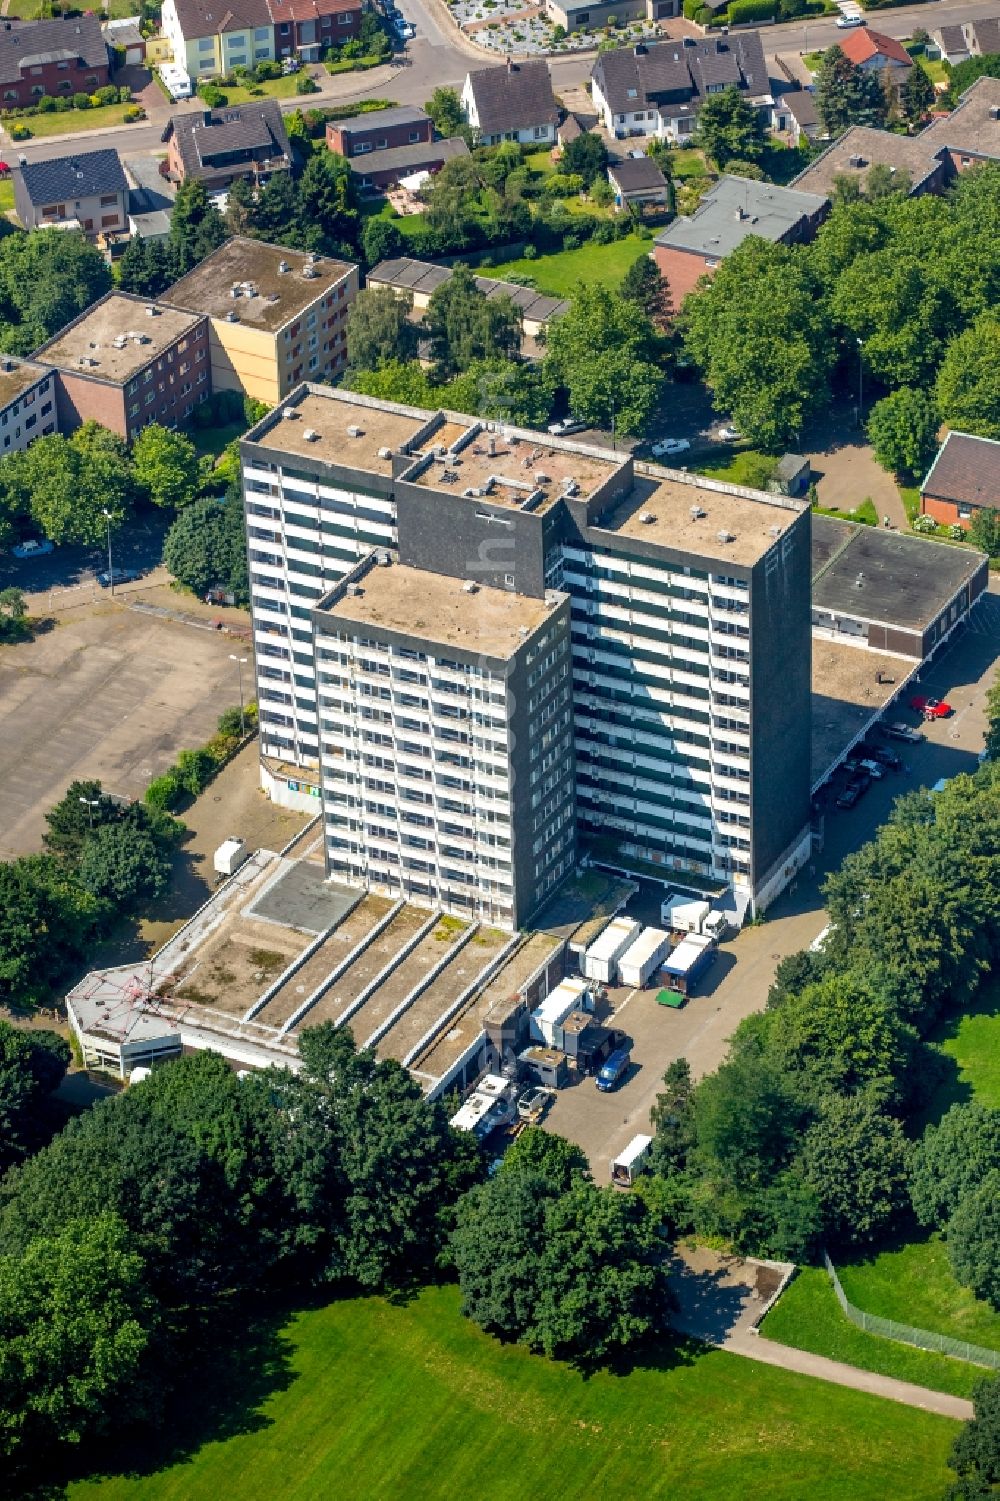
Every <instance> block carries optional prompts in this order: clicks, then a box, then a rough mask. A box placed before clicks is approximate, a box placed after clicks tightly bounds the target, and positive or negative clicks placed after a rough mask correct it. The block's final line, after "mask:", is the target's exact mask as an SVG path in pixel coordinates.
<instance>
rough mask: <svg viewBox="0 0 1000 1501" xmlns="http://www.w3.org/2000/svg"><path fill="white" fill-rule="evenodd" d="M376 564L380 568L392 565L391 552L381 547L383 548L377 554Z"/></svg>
mask: <svg viewBox="0 0 1000 1501" xmlns="http://www.w3.org/2000/svg"><path fill="white" fill-rule="evenodd" d="M378 566H379V567H380V568H391V567H392V553H390V552H386V551H385V549H384V548H383V550H382V551H381V552H380V553H379V555H378Z"/></svg>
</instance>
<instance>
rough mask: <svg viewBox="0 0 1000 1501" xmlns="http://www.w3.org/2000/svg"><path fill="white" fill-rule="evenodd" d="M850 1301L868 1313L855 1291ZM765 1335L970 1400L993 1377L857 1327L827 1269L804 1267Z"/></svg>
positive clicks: (770, 1317)
mask: <svg viewBox="0 0 1000 1501" xmlns="http://www.w3.org/2000/svg"><path fill="white" fill-rule="evenodd" d="M837 1270H838V1273H840V1275H841V1281H842V1282H843V1284H844V1288H845V1291H846V1287H847V1284H846V1280H845V1277H844V1273H843V1271H842V1269H841V1268H839V1267H838V1268H837ZM848 1297H849V1298H850V1299H851V1302H852V1303H854V1304H855V1306H856V1307H858V1308H864V1309H866V1311H867V1310H868V1307H869V1305H868V1303H867V1302H866V1301H865V1300H863V1299H862V1298H860V1297H858V1296H856V1294H855V1292H853V1291H852V1292H850V1293H848ZM879 1312H882V1310H881V1309H880V1310H879ZM886 1317H888V1315H886ZM761 1334H762V1335H764V1337H765V1338H766V1339H773V1340H776V1341H777V1342H778V1343H779V1344H784V1345H794V1346H795V1348H796V1349H797V1350H811V1351H812V1352H813V1354H814V1355H826V1356H828V1357H829V1358H830V1359H831V1360H842V1361H843V1362H844V1363H845V1365H854V1366H860V1367H861V1369H862V1370H863V1371H878V1372H879V1374H880V1375H882V1376H895V1377H896V1378H897V1379H898V1380H900V1381H912V1382H913V1383H914V1384H915V1385H916V1386H926V1387H930V1389H931V1390H932V1391H938V1392H951V1393H952V1395H953V1396H956V1397H968V1396H971V1394H972V1388H973V1387H974V1386H975V1384H976V1382H977V1381H978V1380H980V1378H981V1377H982V1376H985V1375H987V1374H988V1372H986V1371H984V1370H982V1369H981V1368H980V1367H979V1366H974V1365H970V1364H968V1363H967V1362H966V1361H963V1360H953V1359H952V1358H951V1357H950V1356H948V1355H937V1354H934V1353H933V1352H930V1351H927V1350H917V1349H915V1348H914V1347H912V1346H910V1345H900V1344H897V1343H896V1342H895V1340H891V1339H881V1338H880V1337H879V1336H878V1335H877V1334H869V1333H868V1332H867V1331H866V1330H864V1329H858V1328H857V1327H856V1326H855V1325H854V1324H852V1323H851V1321H850V1319H848V1318H845V1317H844V1314H843V1313H842V1312H841V1308H840V1304H839V1303H838V1302H837V1295H836V1293H835V1292H834V1290H833V1284H832V1283H831V1281H830V1279H829V1277H828V1276H827V1274H826V1272H825V1270H824V1269H823V1268H822V1267H803V1268H802V1270H801V1271H800V1272H799V1274H798V1276H797V1277H796V1278H795V1280H794V1281H793V1282H791V1283H790V1284H789V1286H788V1287H787V1288H786V1289H785V1291H784V1292H783V1293H782V1295H781V1297H780V1299H779V1300H778V1302H777V1303H776V1304H775V1306H774V1307H773V1308H772V1310H771V1312H770V1313H769V1314H768V1315H767V1318H766V1319H765V1320H764V1323H763V1325H762V1326H761Z"/></svg>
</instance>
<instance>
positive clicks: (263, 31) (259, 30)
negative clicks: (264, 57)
mask: <svg viewBox="0 0 1000 1501" xmlns="http://www.w3.org/2000/svg"><path fill="white" fill-rule="evenodd" d="M253 39H254V41H255V42H269V41H270V40H271V28H270V26H257V27H255V28H254V34H253Z"/></svg>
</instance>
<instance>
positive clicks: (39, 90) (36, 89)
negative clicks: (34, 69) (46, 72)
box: [31, 69, 45, 97]
mask: <svg viewBox="0 0 1000 1501" xmlns="http://www.w3.org/2000/svg"><path fill="white" fill-rule="evenodd" d="M39 72H41V69H39ZM31 92H32V93H33V94H37V95H38V96H39V97H41V95H42V94H44V93H45V87H44V85H43V84H40V83H34V84H32V86H31Z"/></svg>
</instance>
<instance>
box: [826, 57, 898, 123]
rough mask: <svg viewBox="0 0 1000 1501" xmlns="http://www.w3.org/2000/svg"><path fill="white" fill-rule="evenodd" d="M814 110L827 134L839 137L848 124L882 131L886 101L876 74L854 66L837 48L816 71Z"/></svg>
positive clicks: (886, 113)
mask: <svg viewBox="0 0 1000 1501" xmlns="http://www.w3.org/2000/svg"><path fill="white" fill-rule="evenodd" d="M816 108H817V110H818V111H819V117H820V119H821V120H822V122H823V129H824V130H825V131H826V132H827V134H828V135H832V136H839V135H842V134H843V132H844V131H845V130H846V129H847V128H848V126H849V125H873V126H875V127H876V128H881V127H882V126H883V125H884V124H885V122H886V117H887V115H888V100H887V99H886V95H885V91H884V89H883V88H882V83H881V80H880V77H879V74H878V73H876V72H869V71H866V70H865V69H864V68H859V67H857V66H856V65H855V64H854V63H852V62H851V60H850V58H848V57H846V56H845V54H844V53H843V52H842V51H841V49H840V48H839V47H836V46H835V47H829V48H827V50H826V51H825V52H824V53H823V56H822V58H821V59H820V64H819V68H818V69H817V71H816Z"/></svg>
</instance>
